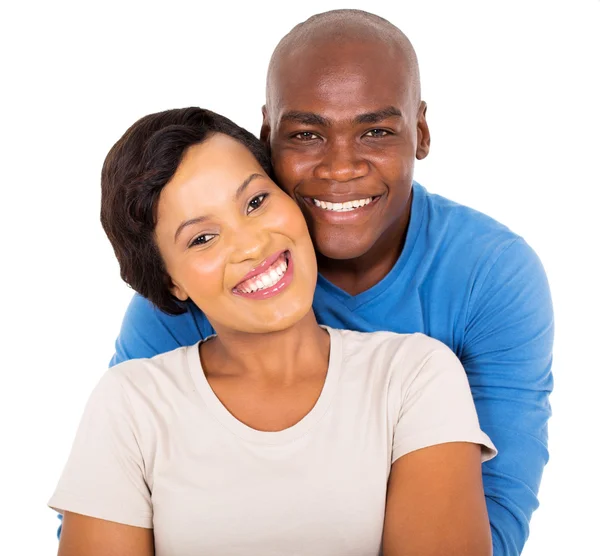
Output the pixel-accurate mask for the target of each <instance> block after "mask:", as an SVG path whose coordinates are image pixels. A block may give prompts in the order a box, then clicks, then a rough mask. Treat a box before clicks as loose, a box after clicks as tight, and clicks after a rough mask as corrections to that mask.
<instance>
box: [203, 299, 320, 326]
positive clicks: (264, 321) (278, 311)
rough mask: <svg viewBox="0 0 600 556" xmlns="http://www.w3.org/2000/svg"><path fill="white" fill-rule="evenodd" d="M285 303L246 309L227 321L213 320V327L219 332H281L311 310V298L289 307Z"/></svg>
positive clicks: (300, 319) (297, 322)
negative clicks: (306, 301)
mask: <svg viewBox="0 0 600 556" xmlns="http://www.w3.org/2000/svg"><path fill="white" fill-rule="evenodd" d="M286 305H287V306H286V307H281V306H279V307H277V306H274V307H272V308H267V307H261V308H260V310H256V311H255V312H254V311H251V310H248V309H247V310H246V311H245V312H244V313H243V314H240V313H238V314H237V315H235V316H234V315H232V316H233V317H237V318H232V319H231V320H230V321H229V322H228V323H225V322H223V321H222V320H221V322H219V323H217V322H213V323H212V324H213V328H214V329H215V330H216V331H217V333H221V334H222V333H224V332H225V331H226V330H228V331H229V332H233V333H238V334H239V333H242V334H269V333H274V332H282V331H284V330H287V329H289V328H292V327H294V326H296V325H297V324H299V323H300V322H302V320H303V319H304V318H306V316H307V315H308V313H309V312H310V311H311V310H312V299H311V300H310V303H298V304H295V306H294V307H290V306H289V303H287V304H286ZM221 316H222V315H221ZM209 320H211V319H209Z"/></svg>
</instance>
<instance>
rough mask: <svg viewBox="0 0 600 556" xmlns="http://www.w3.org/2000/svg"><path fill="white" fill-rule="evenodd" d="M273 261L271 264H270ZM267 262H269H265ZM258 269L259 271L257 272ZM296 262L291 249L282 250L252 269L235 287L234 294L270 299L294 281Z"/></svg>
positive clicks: (250, 297) (249, 297)
mask: <svg viewBox="0 0 600 556" xmlns="http://www.w3.org/2000/svg"><path fill="white" fill-rule="evenodd" d="M269 261H271V264H268V263H269ZM265 263H267V264H265ZM257 270H258V272H256V271H257ZM293 274H294V263H293V260H292V256H291V253H290V252H289V251H280V252H279V253H278V254H275V255H273V256H271V257H269V258H267V259H265V261H264V262H263V263H261V264H260V265H259V266H258V267H256V268H255V269H253V270H251V271H250V272H249V273H248V274H247V275H246V276H247V277H248V278H246V277H245V279H244V280H242V282H240V283H239V284H238V285H237V286H236V287H235V288H233V294H234V295H237V296H240V297H245V298H247V299H258V300H260V299H268V298H269V297H273V296H275V295H277V294H279V293H281V292H282V291H283V290H284V289H285V288H287V287H288V286H289V285H290V283H291V282H292V278H293Z"/></svg>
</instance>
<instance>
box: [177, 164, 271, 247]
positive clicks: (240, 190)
mask: <svg viewBox="0 0 600 556" xmlns="http://www.w3.org/2000/svg"><path fill="white" fill-rule="evenodd" d="M263 177H264V176H263V175H262V174H256V173H254V174H250V175H249V176H248V177H247V178H246V179H245V180H244V181H243V182H242V183H241V184H240V186H239V187H238V188H237V191H236V192H235V200H236V201H237V200H238V199H239V198H240V197H241V195H242V194H243V193H244V191H245V190H246V188H247V187H248V186H249V185H250V182H251V181H252V180H253V179H255V178H263ZM205 220H210V216H207V215H205V216H198V217H196V218H190V219H189V220H186V221H185V222H182V223H181V224H179V226H178V227H177V231H176V232H175V239H174V240H175V241H177V238H178V237H179V235H180V234H181V232H182V231H183V230H184V229H185V228H187V227H188V226H193V225H194V224H200V223H201V222H204V221H205Z"/></svg>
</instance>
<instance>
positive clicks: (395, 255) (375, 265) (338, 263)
mask: <svg viewBox="0 0 600 556" xmlns="http://www.w3.org/2000/svg"><path fill="white" fill-rule="evenodd" d="M409 221H410V210H408V211H407V212H406V214H404V215H403V216H402V217H401V218H400V219H399V220H398V222H397V225H396V226H393V227H390V228H389V229H388V230H386V232H385V233H384V234H383V235H381V237H379V239H378V240H377V241H376V242H375V244H374V245H373V246H372V247H371V249H369V250H368V251H367V252H366V253H365V254H364V255H362V256H360V257H357V258H355V259H346V260H339V259H329V258H327V257H324V256H323V255H320V254H319V253H317V261H318V264H319V272H320V273H321V275H322V276H324V277H325V278H327V280H329V281H330V282H331V283H332V284H334V285H336V286H337V287H338V288H340V289H342V290H344V291H345V292H346V293H348V294H350V295H358V294H359V293H362V292H365V291H367V290H368V289H370V288H372V287H373V286H375V285H377V284H378V283H379V282H381V281H382V280H383V279H384V278H385V277H386V276H387V275H388V274H389V272H390V271H391V270H392V268H393V267H394V265H395V264H396V261H397V260H398V259H399V258H400V255H401V254H402V250H403V249H404V243H405V242H406V234H407V232H408V224H409Z"/></svg>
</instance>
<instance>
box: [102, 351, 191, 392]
mask: <svg viewBox="0 0 600 556" xmlns="http://www.w3.org/2000/svg"><path fill="white" fill-rule="evenodd" d="M197 346H198V344H195V345H192V346H185V347H180V348H177V349H174V350H171V351H168V352H166V353H161V354H159V355H155V356H154V357H147V358H139V359H130V360H128V361H123V362H122V363H119V364H118V365H115V366H114V367H112V368H110V369H109V370H108V371H107V372H106V374H105V375H104V377H103V378H102V380H101V382H105V383H106V386H105V388H112V389H121V390H123V391H124V393H125V394H126V395H127V397H129V398H131V397H132V396H134V397H138V398H139V397H143V398H144V399H146V400H147V401H151V400H152V398H153V397H154V396H155V395H160V396H161V397H162V396H164V395H165V394H168V393H170V394H176V393H181V392H185V391H189V390H190V389H193V386H192V384H191V378H190V370H189V359H190V357H192V356H193V354H194V353H195V354H197V353H198V349H197Z"/></svg>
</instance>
